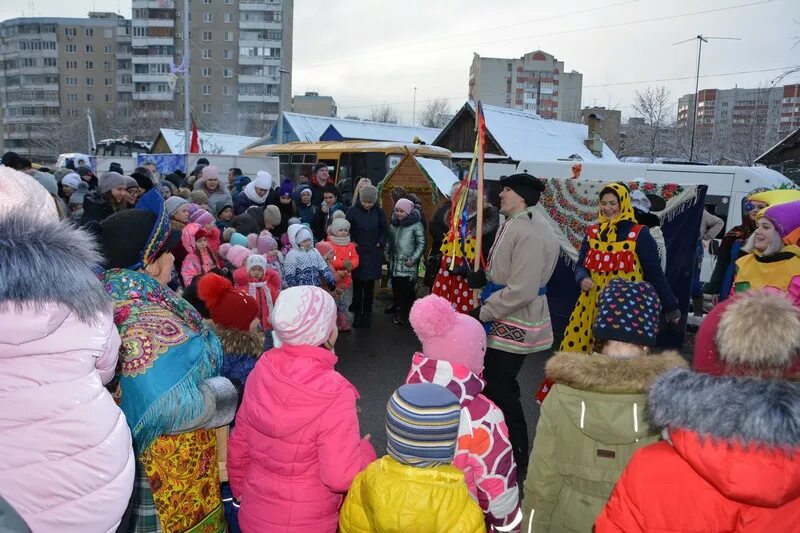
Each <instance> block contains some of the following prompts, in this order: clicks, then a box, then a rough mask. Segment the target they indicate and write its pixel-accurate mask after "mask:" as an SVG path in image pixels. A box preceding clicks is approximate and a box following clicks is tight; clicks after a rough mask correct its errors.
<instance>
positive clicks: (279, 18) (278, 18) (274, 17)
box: [272, 11, 283, 22]
mask: <svg viewBox="0 0 800 533" xmlns="http://www.w3.org/2000/svg"><path fill="white" fill-rule="evenodd" d="M282 20H283V13H281V12H280V11H274V12H273V13H272V21H273V22H281V21H282Z"/></svg>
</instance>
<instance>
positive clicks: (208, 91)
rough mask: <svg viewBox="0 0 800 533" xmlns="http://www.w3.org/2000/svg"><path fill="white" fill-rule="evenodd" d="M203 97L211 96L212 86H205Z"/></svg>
mask: <svg viewBox="0 0 800 533" xmlns="http://www.w3.org/2000/svg"><path fill="white" fill-rule="evenodd" d="M203 96H211V85H203Z"/></svg>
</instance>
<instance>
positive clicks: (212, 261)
mask: <svg viewBox="0 0 800 533" xmlns="http://www.w3.org/2000/svg"><path fill="white" fill-rule="evenodd" d="M217 231H219V230H217ZM181 242H183V247H184V249H186V257H185V258H184V260H183V264H182V265H181V278H182V279H183V286H184V287H188V286H189V285H191V284H192V280H193V279H194V277H195V276H198V275H200V274H205V273H206V272H210V271H211V270H213V269H215V268H220V267H221V266H222V264H221V263H220V260H219V257H218V256H217V254H216V252H214V250H212V249H211V246H210V245H209V243H208V234H207V233H206V230H205V229H204V228H202V227H200V226H199V225H198V224H195V223H191V224H187V225H186V227H185V228H184V229H183V233H182V234H181Z"/></svg>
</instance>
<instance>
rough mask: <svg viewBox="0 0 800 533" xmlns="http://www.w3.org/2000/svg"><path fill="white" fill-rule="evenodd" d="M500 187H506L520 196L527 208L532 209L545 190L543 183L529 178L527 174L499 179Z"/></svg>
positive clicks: (537, 179)
mask: <svg viewBox="0 0 800 533" xmlns="http://www.w3.org/2000/svg"><path fill="white" fill-rule="evenodd" d="M500 187H508V188H509V189H511V190H512V191H514V192H515V193H517V194H518V195H520V196H521V197H522V198H523V199H524V200H525V204H526V205H527V206H528V207H533V206H535V205H536V204H538V203H539V197H540V196H541V194H542V192H543V191H544V188H545V187H544V183H542V181H541V180H540V179H539V178H536V177H535V176H531V175H530V174H528V173H527V172H521V173H519V174H512V175H510V176H503V177H501V178H500Z"/></svg>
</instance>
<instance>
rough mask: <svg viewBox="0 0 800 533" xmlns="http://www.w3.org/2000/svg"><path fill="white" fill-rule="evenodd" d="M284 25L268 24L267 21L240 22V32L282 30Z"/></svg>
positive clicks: (277, 23)
mask: <svg viewBox="0 0 800 533" xmlns="http://www.w3.org/2000/svg"><path fill="white" fill-rule="evenodd" d="M282 28H283V24H281V23H280V22H272V21H269V22H267V21H266V20H247V21H246V20H240V21H239V29H240V30H280V29H282Z"/></svg>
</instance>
